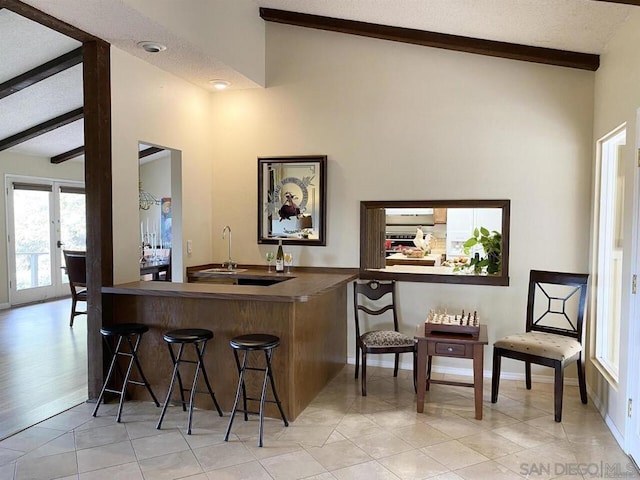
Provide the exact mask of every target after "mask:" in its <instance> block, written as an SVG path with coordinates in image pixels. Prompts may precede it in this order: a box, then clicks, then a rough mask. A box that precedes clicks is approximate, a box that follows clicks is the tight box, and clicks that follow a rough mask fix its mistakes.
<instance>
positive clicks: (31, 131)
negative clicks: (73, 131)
mask: <svg viewBox="0 0 640 480" xmlns="http://www.w3.org/2000/svg"><path fill="white" fill-rule="evenodd" d="M83 116H84V114H83V109H82V107H80V108H76V109H75V110H72V111H70V112H67V113H64V114H62V115H59V116H57V117H55V118H52V119H51V120H47V121H46V122H42V123H41V124H39V125H36V126H34V127H31V128H28V129H27V130H24V131H23V132H19V133H16V134H15V135H11V136H10V137H7V138H4V139H2V140H0V152H1V151H2V150H6V149H7V148H11V147H15V146H16V145H18V144H20V143H22V142H26V141H27V140H31V139H32V138H35V137H37V136H39V135H42V134H44V133H47V132H50V131H52V130H55V129H56V128H59V127H62V126H64V125H68V124H69V123H72V122H75V121H76V120H80V119H81V118H83Z"/></svg>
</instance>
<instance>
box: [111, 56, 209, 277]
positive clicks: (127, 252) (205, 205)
mask: <svg viewBox="0 0 640 480" xmlns="http://www.w3.org/2000/svg"><path fill="white" fill-rule="evenodd" d="M111 95H112V116H113V120H112V121H113V123H112V135H113V246H114V281H115V283H122V282H128V281H134V280H137V279H138V278H139V276H140V272H139V266H138V255H139V251H138V241H139V238H140V220H139V210H138V142H139V141H141V142H143V143H148V144H151V145H158V146H163V147H167V148H172V149H175V150H180V151H181V152H182V178H183V184H184V189H183V193H182V197H183V202H182V205H183V207H182V208H183V221H184V235H185V239H192V240H193V245H194V248H193V255H192V256H191V257H190V258H187V259H186V265H193V264H202V263H206V262H208V261H209V260H210V259H211V225H210V223H211V222H210V219H211V211H212V200H211V176H212V167H213V165H212V157H211V146H212V140H211V134H210V128H211V127H210V104H209V92H207V91H206V90H204V89H201V88H198V87H196V86H194V85H192V84H190V83H188V82H185V81H184V80H181V79H178V78H177V77H175V76H173V75H171V74H169V73H167V72H164V71H162V70H160V69H158V68H155V67H153V66H151V65H149V64H147V63H146V62H144V61H142V60H140V59H138V58H136V57H133V56H131V55H128V54H126V53H124V52H122V51H121V50H118V49H117V48H113V47H112V49H111ZM182 253H183V254H184V255H186V252H182ZM173 254H174V255H180V252H179V251H178V250H176V249H174V252H173Z"/></svg>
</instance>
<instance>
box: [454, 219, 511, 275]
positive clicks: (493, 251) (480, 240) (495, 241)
mask: <svg viewBox="0 0 640 480" xmlns="http://www.w3.org/2000/svg"><path fill="white" fill-rule="evenodd" d="M478 245H479V246H481V247H482V250H483V253H484V256H483V257H481V256H480V252H477V253H476V254H475V255H474V256H473V258H471V259H470V261H469V263H468V264H467V265H464V266H461V267H456V269H458V270H461V269H463V268H464V269H467V270H470V271H472V272H473V273H474V274H476V275H480V274H483V273H487V274H489V275H495V274H499V273H500V270H501V268H502V265H501V261H502V234H501V233H500V232H497V231H495V230H494V231H492V232H490V231H489V230H488V229H486V228H485V227H480V228H476V229H474V231H473V236H472V237H471V238H469V239H468V240H467V241H466V242H464V243H463V244H462V246H463V248H464V253H465V254H466V255H469V254H470V253H471V250H472V249H473V247H475V246H478Z"/></svg>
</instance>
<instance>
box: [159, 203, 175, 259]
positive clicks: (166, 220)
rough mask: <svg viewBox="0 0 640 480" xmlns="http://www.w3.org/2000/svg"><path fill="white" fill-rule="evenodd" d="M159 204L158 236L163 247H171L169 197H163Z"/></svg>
mask: <svg viewBox="0 0 640 480" xmlns="http://www.w3.org/2000/svg"><path fill="white" fill-rule="evenodd" d="M160 205H161V209H160V235H161V237H160V238H161V239H162V245H163V247H164V248H171V241H172V238H171V198H170V197H166V198H163V199H162V200H161V203H160Z"/></svg>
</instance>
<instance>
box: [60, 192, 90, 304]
mask: <svg viewBox="0 0 640 480" xmlns="http://www.w3.org/2000/svg"><path fill="white" fill-rule="evenodd" d="M59 198H60V202H59V203H60V213H59V216H58V218H59V219H60V220H59V223H58V225H59V227H58V230H59V231H58V238H59V243H60V247H59V248H58V254H57V259H58V261H59V265H60V267H64V258H63V255H62V250H80V251H85V250H86V244H87V243H86V238H87V222H86V212H85V209H86V207H85V194H84V188H82V187H77V186H71V185H60V186H59ZM59 271H60V281H61V283H62V285H63V289H65V291H66V289H68V286H67V285H68V283H69V279H68V277H67V272H66V270H65V269H64V268H59ZM63 293H64V292H63Z"/></svg>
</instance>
